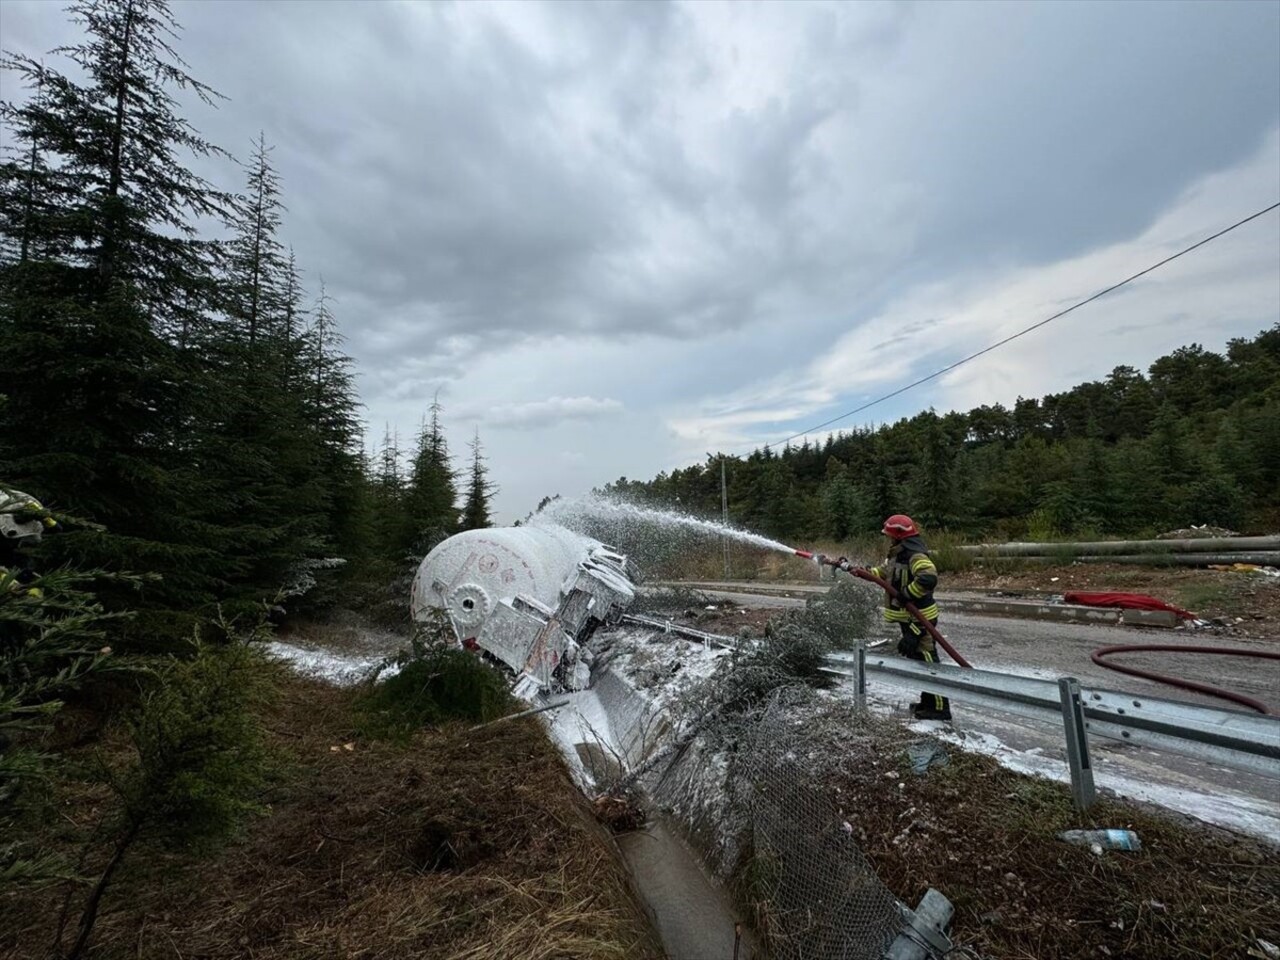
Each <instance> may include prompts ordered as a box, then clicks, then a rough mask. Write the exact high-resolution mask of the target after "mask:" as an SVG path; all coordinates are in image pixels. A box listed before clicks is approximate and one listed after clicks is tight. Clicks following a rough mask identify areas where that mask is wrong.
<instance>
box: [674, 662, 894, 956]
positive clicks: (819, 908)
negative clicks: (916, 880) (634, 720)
mask: <svg viewBox="0 0 1280 960" xmlns="http://www.w3.org/2000/svg"><path fill="white" fill-rule="evenodd" d="M872 750H873V747H872V743H871V738H870V735H869V733H868V732H867V731H866V730H865V728H864V727H863V721H862V720H861V719H860V717H859V715H858V714H857V713H856V712H855V711H853V710H851V709H850V708H849V707H848V706H847V705H845V704H836V703H833V702H832V701H831V700H828V699H825V698H822V697H821V696H820V695H817V694H816V693H815V692H814V691H813V690H812V689H811V688H808V687H805V686H786V687H782V688H780V689H777V690H775V691H774V692H773V693H772V694H771V695H770V697H769V698H768V699H767V700H766V701H765V702H764V704H763V705H761V706H759V707H757V708H756V709H753V710H750V711H746V712H744V713H741V714H737V715H728V716H721V717H719V718H717V721H716V722H714V723H713V724H710V725H708V726H707V727H706V728H704V729H703V730H702V732H700V733H699V735H698V736H697V737H695V738H694V739H693V740H691V741H690V742H689V743H688V745H687V746H686V747H685V748H684V749H683V751H682V752H681V753H680V754H679V756H677V757H676V758H675V760H674V762H672V763H671V764H670V766H669V767H667V768H666V770H665V771H664V772H663V773H662V775H661V777H660V778H659V779H658V780H657V782H656V783H655V784H653V785H652V787H651V789H652V793H653V796H654V799H656V800H657V801H658V802H659V803H660V804H661V805H662V806H663V807H664V808H666V809H667V810H668V811H669V812H670V813H671V814H672V815H673V816H675V817H676V818H677V819H678V820H679V821H680V823H681V824H682V826H683V827H684V828H685V830H686V831H687V832H688V833H689V835H690V836H691V839H692V840H693V843H694V845H695V846H696V847H697V848H698V850H699V852H700V854H701V856H702V858H703V860H704V862H705V864H706V866H707V867H708V869H709V870H710V871H711V872H712V873H713V874H715V875H716V876H718V877H719V878H720V879H722V880H723V881H725V882H726V883H728V884H729V885H731V886H732V887H735V888H736V889H737V891H738V892H739V894H740V897H739V899H740V900H743V901H746V902H749V903H750V904H752V905H754V912H755V916H754V918H753V920H754V923H755V926H756V928H757V931H758V932H759V933H760V934H761V935H762V937H763V940H764V941H765V943H766V944H767V946H768V950H769V956H770V957H771V958H774V960H880V958H881V957H882V956H883V955H884V952H885V950H887V949H888V947H889V945H890V944H891V943H892V942H893V940H894V939H895V937H897V935H898V933H899V932H900V931H901V929H902V926H903V920H902V914H901V911H900V909H899V906H898V902H897V900H896V898H895V897H894V896H893V894H892V893H891V892H890V891H889V890H888V888H887V887H885V886H884V884H883V883H881V882H880V880H879V878H878V877H877V876H876V873H875V871H874V869H873V868H872V867H871V865H870V864H869V863H868V862H867V860H866V858H865V857H864V856H863V854H862V852H861V850H859V849H858V846H857V843H856V842H855V840H854V837H853V829H852V826H851V824H850V820H851V819H853V820H856V816H857V812H856V811H850V810H842V809H841V808H840V806H839V804H838V803H837V802H836V799H835V795H834V793H833V789H832V786H833V783H834V781H835V779H837V776H836V775H837V774H838V772H839V770H840V769H841V768H842V767H843V766H844V765H846V764H848V763H857V762H860V761H859V758H860V757H861V758H862V760H861V762H865V761H866V759H867V758H869V757H870V755H871V752H872Z"/></svg>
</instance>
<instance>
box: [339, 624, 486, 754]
mask: <svg viewBox="0 0 1280 960" xmlns="http://www.w3.org/2000/svg"><path fill="white" fill-rule="evenodd" d="M448 629H449V628H448V626H447V625H445V624H440V623H437V624H435V625H433V626H429V627H427V628H424V629H422V630H420V631H419V632H418V633H417V634H415V636H414V639H413V643H412V648H411V651H410V653H408V654H406V655H404V656H402V657H399V658H397V659H396V660H395V661H393V662H394V663H395V664H396V665H397V666H399V668H400V669H399V672H398V673H396V674H395V675H393V676H390V677H387V678H386V679H385V680H382V681H381V682H379V683H377V684H376V685H375V686H373V687H372V688H370V689H369V690H367V691H366V692H365V693H364V695H363V696H362V697H361V699H360V703H359V705H358V709H359V712H360V713H361V715H362V716H363V717H364V725H365V732H366V733H368V734H370V735H372V736H378V737H386V738H389V739H394V740H407V739H408V738H410V737H411V736H412V735H413V733H414V732H415V731H418V730H421V729H423V728H424V727H430V726H435V725H436V724H439V723H444V722H446V721H449V720H468V721H472V722H476V723H480V722H484V721H486V720H493V719H496V718H497V717H500V716H502V715H503V714H505V713H507V712H508V710H509V709H510V706H511V695H510V693H509V692H508V687H509V683H508V680H507V677H506V676H505V675H504V674H503V673H501V672H500V671H499V670H498V669H497V668H495V667H492V666H490V665H489V664H487V663H486V662H485V661H484V660H482V659H480V657H479V656H477V655H476V654H473V653H471V652H469V651H467V650H462V649H460V648H458V647H457V646H455V645H454V644H453V643H451V642H449V640H448V638H447V637H446V635H445V631H447V630H448Z"/></svg>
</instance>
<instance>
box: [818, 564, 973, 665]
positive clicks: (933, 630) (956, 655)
mask: <svg viewBox="0 0 1280 960" xmlns="http://www.w3.org/2000/svg"><path fill="white" fill-rule="evenodd" d="M796 556H797V557H804V559H806V560H812V559H814V555H813V553H811V552H810V551H808V550H797V551H796ZM824 562H825V563H826V564H827V565H828V566H832V567H838V566H839V564H838V563H837V562H836V561H834V560H828V559H826V558H824ZM848 572H849V573H851V574H853V575H854V576H855V577H857V578H858V579H860V580H866V581H868V582H869V583H874V584H876V585H877V586H879V587H880V588H882V589H883V590H884V592H885V593H887V594H889V596H890V597H893V598H895V599H896V600H898V601H899V602H900V603H901V604H902V606H903V608H905V609H906V611H907V613H909V614H911V616H913V617H915V618H916V620H917V621H918V622H919V624H920V626H922V627H924V628H925V630H927V631H928V632H929V636H931V637H933V639H934V641H935V642H936V643H937V644H938V645H939V646H941V647H942V649H943V650H945V651H947V653H949V654H951V659H952V660H954V661H955V662H956V663H958V664H960V666H962V667H968V668H969V669H970V670H972V669H973V664H971V663H970V662H969V661H968V660H966V659H965V658H964V656H963V655H962V654H961V653H960V651H959V650H957V649H956V648H955V647H953V646H952V645H951V644H950V643H949V642H948V641H947V638H946V637H944V636H943V635H942V634H941V633H939V632H938V628H937V627H935V626H934V625H933V624H932V623H930V622H929V621H928V619H927V618H926V617H924V616H922V615H921V613H920V611H919V610H917V609H916V607H915V604H913V603H910V602H909V601H907V600H904V599H903V598H902V597H901V596H899V594H898V591H897V590H895V589H894V588H893V587H892V586H890V585H889V584H888V583H886V582H885V581H884V580H881V579H880V578H879V577H877V576H876V575H875V574H874V573H872V572H871V571H870V570H864V569H862V568H861V567H853V568H851V569H850V570H849V571H848Z"/></svg>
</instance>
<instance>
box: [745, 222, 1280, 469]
mask: <svg viewBox="0 0 1280 960" xmlns="http://www.w3.org/2000/svg"><path fill="white" fill-rule="evenodd" d="M1277 207H1280V202H1276V203H1273V204H1271V206H1269V207H1263V208H1262V209H1261V210H1259V211H1258V212H1257V213H1251V214H1250V215H1249V216H1247V217H1245V218H1244V219H1243V220H1237V221H1236V222H1235V223H1233V224H1231V226H1229V227H1224V228H1223V229H1222V230H1219V231H1218V232H1217V233H1214V234H1211V235H1210V236H1207V237H1205V238H1204V239H1203V240H1198V241H1196V242H1195V243H1193V244H1191V246H1189V247H1185V248H1184V249H1182V250H1179V251H1178V252H1177V253H1175V254H1173V255H1172V256H1168V257H1165V258H1164V259H1163V260H1161V261H1159V262H1158V263H1153V264H1152V265H1151V266H1149V267H1147V268H1146V269H1145V270H1139V271H1138V272H1137V273H1135V274H1134V275H1133V276H1131V277H1125V278H1124V279H1123V280H1121V281H1120V282H1119V283H1113V284H1112V285H1111V286H1109V287H1107V288H1106V289H1105V290H1099V291H1098V292H1097V293H1095V294H1094V295H1093V296H1091V297H1086V298H1085V299H1084V300H1081V301H1080V302H1079V303H1075V304H1072V305H1071V306H1069V307H1067V308H1066V309H1065V310H1059V311H1058V312H1057V313H1055V314H1054V315H1053V316H1051V317H1045V318H1044V319H1043V320H1041V321H1039V322H1037V323H1033V324H1032V325H1031V326H1029V327H1024V328H1023V329H1021V330H1019V331H1018V332H1017V333H1014V334H1010V335H1009V336H1007V337H1005V338H1004V339H1003V340H997V341H996V342H995V343H993V344H991V345H990V346H986V347H983V348H982V349H981V350H979V351H978V352H977V353H971V354H969V356H967V357H964V358H962V359H960V360H957V361H956V362H955V363H951V364H948V365H947V366H945V367H943V368H942V369H940V370H935V371H934V372H933V373H931V374H929V375H928V376H926V377H921V378H920V379H919V380H913V381H912V382H911V383H908V384H907V385H906V386H905V387H899V388H898V389H897V390H894V391H892V392H890V393H886V394H885V395H884V396H882V397H876V398H875V399H874V400H869V401H867V402H866V403H864V404H863V405H862V406H860V407H855V408H854V409H852V410H850V411H848V412H847V413H842V414H840V415H839V416H838V417H832V418H831V419H830V420H824V421H822V423H817V424H814V425H813V426H812V427H809V428H807V429H805V430H801V431H800V432H799V433H796V434H792V435H791V436H789V437H787V438H786V439H785V440H777V441H775V442H773V443H766V444H764V446H765V447H777V446H781V445H785V444H788V443H790V442H791V441H792V440H798V439H799V438H800V437H803V436H805V435H807V434H810V433H813V432H814V431H815V430H821V429H822V428H823V427H829V426H831V424H833V423H838V422H839V421H841V420H846V419H848V418H849V417H852V416H853V415H854V414H856V413H862V411H864V410H869V409H871V408H872V407H874V406H875V405H876V404H879V403H884V402H885V401H886V400H891V399H893V398H894V397H896V396H899V395H900V394H903V393H906V392H907V391H908V390H912V389H914V388H915V387H918V386H920V384H922V383H928V382H929V381H930V380H936V379H937V378H938V377H940V376H942V375H943V374H944V373H950V372H951V371H952V370H954V369H956V367H959V366H963V365H964V364H966V363H968V362H969V361H970V360H976V359H978V357H981V356H982V355H983V354H987V353H990V352H991V351H992V350H995V349H996V348H997V347H1003V346H1004V345H1005V344H1006V343H1010V342H1011V341H1013V340H1017V339H1018V338H1019V337H1025V336H1026V335H1027V334H1028V333H1031V331H1033V330H1039V329H1040V328H1041V327H1043V326H1044V325H1045V324H1048V323H1052V322H1053V321H1054V320H1058V319H1060V318H1062V317H1065V316H1066V315H1067V314H1068V313H1071V312H1072V311H1075V310H1079V309H1080V308H1081V307H1083V306H1087V305H1088V304H1090V303H1093V301H1095V300H1097V299H1099V298H1101V297H1105V296H1106V295H1107V294H1108V293H1113V292H1114V291H1116V290H1119V289H1120V288H1121V287H1123V286H1124V285H1125V284H1127V283H1132V282H1133V281H1134V280H1137V279H1138V278H1139V277H1145V276H1146V275H1147V274H1148V273H1151V272H1152V271H1154V270H1159V269H1160V268H1161V267H1163V266H1164V265H1165V264H1167V263H1172V262H1173V261H1174V260H1177V259H1178V258H1179V257H1183V256H1186V255H1187V254H1188V253H1190V252H1191V251H1192V250H1197V249H1199V248H1200V247H1203V246H1204V245H1205V244H1207V243H1212V242H1213V241H1214V240H1217V239H1218V238H1219V237H1224V236H1226V235H1227V234H1228V233H1230V232H1231V231H1232V230H1235V229H1236V228H1237V227H1243V226H1244V225H1245V224H1246V223H1248V222H1249V221H1250V220H1257V219H1258V218H1259V217H1261V216H1264V215H1266V214H1268V213H1270V212H1271V211H1272V210H1275V209H1276V208H1277Z"/></svg>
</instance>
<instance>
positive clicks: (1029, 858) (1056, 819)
mask: <svg viewBox="0 0 1280 960" xmlns="http://www.w3.org/2000/svg"><path fill="white" fill-rule="evenodd" d="M880 736H881V738H882V740H883V744H882V750H881V751H880V752H879V756H880V758H881V759H880V763H879V766H868V767H866V768H865V775H858V776H853V777H849V778H847V779H845V780H843V781H842V782H841V783H840V785H839V786H840V789H841V793H840V794H839V795H838V796H839V802H840V804H841V806H842V807H843V808H844V810H845V811H846V813H847V815H849V819H850V822H852V823H853V824H854V825H855V829H856V833H855V836H856V837H857V839H858V841H859V843H860V845H861V846H862V849H863V851H864V852H865V853H866V855H867V857H868V859H869V860H870V861H871V863H872V864H873V866H874V867H875V868H876V870H877V872H878V873H879V875H880V878H881V879H882V880H883V881H884V882H885V883H886V884H887V885H888V886H889V888H890V889H891V890H892V891H893V892H894V894H896V895H897V896H898V897H899V899H901V900H903V901H905V902H907V903H916V902H918V900H919V898H920V897H921V896H922V895H923V894H924V892H925V890H926V889H927V888H928V887H930V886H933V887H936V888H938V889H939V890H941V891H943V892H944V893H945V894H946V895H947V896H948V897H950V898H951V900H952V901H953V902H954V903H955V906H956V917H955V934H956V938H957V940H958V941H959V942H961V943H963V944H965V945H967V946H969V947H972V948H973V949H975V950H977V951H978V952H979V953H980V954H981V955H982V956H983V957H987V958H991V960H1005V958H1008V960H1014V958H1018V960H1077V958H1085V957H1124V958H1128V960H1203V958H1221V960H1227V958H1238V957H1244V956H1245V955H1246V951H1247V950H1248V949H1249V948H1250V947H1252V946H1254V944H1255V940H1256V938H1258V937H1262V938H1265V939H1266V940H1269V941H1270V942H1272V943H1278V942H1280V859H1277V857H1276V850H1275V848H1273V847H1270V846H1268V845H1266V844H1264V843H1261V842H1255V841H1252V840H1248V839H1244V838H1241V837H1238V836H1236V835H1234V834H1231V833H1228V832H1227V831H1223V830H1217V829H1213V828H1209V827H1203V826H1200V825H1197V824H1191V823H1188V822H1185V821H1181V820H1178V819H1176V818H1174V817H1173V816H1172V815H1166V814H1164V813H1163V812H1160V811H1156V810H1151V809H1146V808H1142V807H1138V806H1135V805H1132V804H1128V803H1121V802H1118V801H1107V800H1104V801H1102V802H1100V803H1099V804H1098V805H1097V806H1096V807H1094V808H1093V810H1091V811H1090V812H1089V814H1088V815H1080V814H1077V813H1076V812H1075V810H1074V809H1073V807H1072V805H1071V800H1070V796H1069V794H1068V792H1067V790H1066V788H1065V787H1063V786H1061V785H1059V784H1056V783H1052V782H1050V781H1047V780H1043V779H1039V778H1033V777H1026V776H1023V775H1021V774H1017V773H1013V772H1011V771H1009V770H1006V769H1004V768H1002V767H1000V766H999V765H997V764H996V763H995V762H994V761H993V760H991V759H989V758H987V757H981V756H975V755H971V754H963V753H959V752H957V751H955V750H951V751H950V754H951V761H950V765H949V766H947V767H943V768H933V769H930V770H929V771H928V774H927V775H926V776H923V777H917V776H915V775H914V774H912V773H911V772H910V766H909V764H908V763H907V761H906V759H905V756H904V754H903V749H904V747H905V744H906V742H907V741H908V740H910V739H912V737H911V734H910V732H909V731H906V730H905V729H904V728H901V727H898V726H896V725H894V724H891V723H885V724H883V726H882V729H881V733H880ZM895 758H896V759H895ZM895 764H896V769H897V771H898V773H899V774H900V776H899V777H897V778H894V777H887V776H885V775H884V771H885V769H886V767H888V768H889V769H891V770H892V769H894V765H895ZM900 782H901V783H902V784H903V786H902V787H901V788H900V787H899V786H898V784H899V783H900ZM1106 827H1120V828H1129V829H1133V830H1135V831H1136V832H1137V833H1138V834H1139V836H1140V837H1141V839H1142V843H1143V850H1142V851H1141V852H1139V853H1125V852H1117V851H1107V852H1106V853H1105V854H1104V855H1103V856H1101V857H1099V856H1095V855H1094V854H1093V853H1091V852H1090V851H1089V850H1088V849H1087V848H1082V847H1078V846H1073V845H1070V844H1067V843H1064V842H1062V841H1060V840H1058V839H1057V834H1058V833H1059V832H1060V831H1062V830H1067V829H1073V828H1086V829H1088V828H1106Z"/></svg>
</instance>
